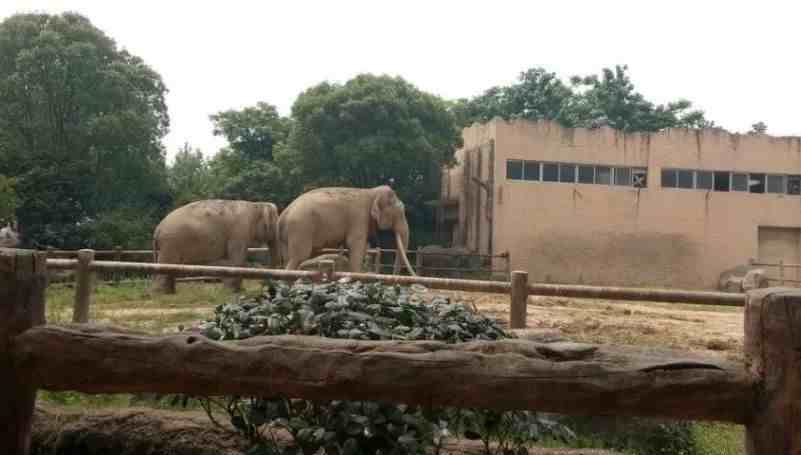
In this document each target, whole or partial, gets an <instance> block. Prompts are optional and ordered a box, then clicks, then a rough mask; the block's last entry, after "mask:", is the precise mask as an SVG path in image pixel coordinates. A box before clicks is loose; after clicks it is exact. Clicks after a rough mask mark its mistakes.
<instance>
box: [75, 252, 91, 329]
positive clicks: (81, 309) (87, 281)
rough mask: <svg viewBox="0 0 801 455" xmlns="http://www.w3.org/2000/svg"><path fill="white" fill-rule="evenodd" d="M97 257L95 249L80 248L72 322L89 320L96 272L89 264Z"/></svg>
mask: <svg viewBox="0 0 801 455" xmlns="http://www.w3.org/2000/svg"><path fill="white" fill-rule="evenodd" d="M94 259H95V250H78V268H77V269H76V273H75V281H76V283H75V307H74V308H73V311H72V322H79V323H87V322H89V305H90V304H91V301H92V296H93V292H92V288H93V287H94V273H92V272H91V271H90V270H89V264H90V263H91V262H92V261H94Z"/></svg>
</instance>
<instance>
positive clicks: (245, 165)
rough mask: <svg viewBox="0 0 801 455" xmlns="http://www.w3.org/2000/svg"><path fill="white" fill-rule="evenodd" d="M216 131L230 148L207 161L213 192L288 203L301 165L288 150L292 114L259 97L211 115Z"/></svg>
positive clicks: (295, 193) (294, 194) (292, 197)
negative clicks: (286, 114)
mask: <svg viewBox="0 0 801 455" xmlns="http://www.w3.org/2000/svg"><path fill="white" fill-rule="evenodd" d="M211 119H212V122H214V134H215V135H222V136H224V137H225V138H226V140H227V141H228V144H229V145H228V147H225V148H223V149H222V150H220V151H219V152H218V153H217V155H215V157H214V158H213V159H212V160H211V162H210V163H209V169H210V172H211V178H212V180H213V182H214V183H213V184H212V187H213V188H214V189H213V191H212V194H214V195H215V196H216V197H221V198H225V199H244V200H250V201H270V202H273V203H275V204H277V205H278V206H279V207H283V206H286V205H287V204H289V202H291V201H292V199H294V198H295V196H297V193H298V192H299V190H300V184H299V180H298V178H299V172H298V170H297V164H296V161H297V160H295V159H293V157H292V154H291V152H290V151H289V150H288V146H287V139H288V136H289V133H290V130H291V128H292V119H290V118H288V117H281V116H280V115H278V111H277V110H276V108H275V106H273V105H271V104H269V103H266V102H259V103H257V104H256V105H255V106H247V107H245V108H244V109H242V110H227V111H223V112H218V113H217V114H214V115H212V116H211Z"/></svg>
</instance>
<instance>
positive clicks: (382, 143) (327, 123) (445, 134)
mask: <svg viewBox="0 0 801 455" xmlns="http://www.w3.org/2000/svg"><path fill="white" fill-rule="evenodd" d="M292 116H293V118H294V121H295V125H294V128H293V130H292V134H291V136H290V147H291V149H292V151H293V152H294V153H296V154H297V159H298V160H299V168H300V169H302V172H303V176H304V180H305V181H306V182H308V183H309V184H310V186H321V185H341V186H354V187H360V188H368V187H372V186H377V185H381V184H385V183H387V182H388V181H389V179H394V184H393V187H394V189H395V190H396V192H398V194H399V195H400V197H401V198H402V199H403V200H405V201H408V203H407V205H409V207H410V211H415V210H421V211H422V210H423V206H422V202H423V201H424V200H426V199H430V198H434V197H435V196H436V194H437V193H438V190H439V178H438V172H439V169H440V167H441V166H442V165H445V164H450V163H452V162H453V153H454V151H455V149H456V148H457V147H459V146H460V145H461V135H460V134H459V131H458V129H457V127H456V124H455V122H454V120H455V118H454V114H453V113H452V112H451V111H450V110H449V109H448V105H447V104H446V103H445V102H444V101H443V100H442V99H440V98H438V97H436V96H434V95H431V94H428V93H425V92H422V91H420V90H418V89H417V88H416V87H414V86H413V85H411V84H409V83H408V82H406V81H405V80H403V79H402V78H399V77H389V76H375V75H371V74H361V75H358V76H356V77H355V78H353V79H351V80H349V81H348V82H346V83H345V84H344V85H343V84H333V83H329V82H324V83H322V84H319V85H317V86H314V87H311V88H309V89H308V90H306V91H305V92H303V93H302V94H301V95H300V96H298V98H297V100H296V101H295V104H294V105H293V106H292Z"/></svg>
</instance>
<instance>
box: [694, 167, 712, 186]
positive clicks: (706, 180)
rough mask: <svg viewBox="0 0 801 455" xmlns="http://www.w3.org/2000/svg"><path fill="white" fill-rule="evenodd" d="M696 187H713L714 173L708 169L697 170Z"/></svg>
mask: <svg viewBox="0 0 801 455" xmlns="http://www.w3.org/2000/svg"><path fill="white" fill-rule="evenodd" d="M695 187H696V188H698V189H699V190H711V189H712V173H711V172H708V171H696V173H695Z"/></svg>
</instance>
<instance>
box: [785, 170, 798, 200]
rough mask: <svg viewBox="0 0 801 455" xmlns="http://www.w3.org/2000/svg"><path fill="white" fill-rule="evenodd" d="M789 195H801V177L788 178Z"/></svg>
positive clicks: (790, 176) (789, 176)
mask: <svg viewBox="0 0 801 455" xmlns="http://www.w3.org/2000/svg"><path fill="white" fill-rule="evenodd" d="M787 194H792V195H796V196H797V195H799V194H801V175H788V176H787Z"/></svg>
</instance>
